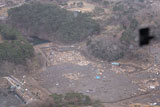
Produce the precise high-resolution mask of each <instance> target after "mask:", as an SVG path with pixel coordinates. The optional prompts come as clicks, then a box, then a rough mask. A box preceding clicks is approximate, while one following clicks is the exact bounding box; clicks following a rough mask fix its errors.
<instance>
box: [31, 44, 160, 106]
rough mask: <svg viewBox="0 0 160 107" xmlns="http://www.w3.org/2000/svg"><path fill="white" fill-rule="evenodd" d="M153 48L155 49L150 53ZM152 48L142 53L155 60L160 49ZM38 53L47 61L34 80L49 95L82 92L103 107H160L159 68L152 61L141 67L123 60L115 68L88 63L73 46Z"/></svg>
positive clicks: (108, 65)
mask: <svg viewBox="0 0 160 107" xmlns="http://www.w3.org/2000/svg"><path fill="white" fill-rule="evenodd" d="M42 47H43V46H42ZM152 47H156V49H155V50H150V49H153V48H152ZM152 47H151V48H145V49H148V50H147V51H148V52H150V53H151V55H152V56H155V55H157V54H156V51H157V52H158V49H160V48H159V45H154V46H152ZM40 49H42V51H41V52H43V54H44V56H45V57H46V59H47V64H46V65H47V67H46V69H45V71H43V72H37V73H36V74H35V75H34V76H33V77H34V78H35V79H36V80H37V81H38V82H39V84H40V85H42V86H43V87H45V88H46V89H47V90H48V91H50V92H51V93H66V92H71V91H75V92H81V93H84V94H86V95H89V96H90V97H91V98H93V99H99V100H100V101H102V102H103V103H104V105H106V107H128V106H129V104H133V103H142V104H148V105H153V104H156V105H160V95H159V93H160V91H159V82H160V79H159V76H160V75H159V73H160V72H159V68H160V65H159V62H158V61H157V62H156V63H155V60H153V58H150V59H149V63H148V62H142V63H141V64H142V65H143V66H138V63H134V61H128V63H127V62H125V60H120V61H119V63H120V66H115V65H112V64H111V63H108V62H97V61H93V60H92V61H91V60H89V59H88V58H86V57H84V56H83V55H82V54H81V52H80V50H77V48H76V47H74V46H72V47H67V46H59V47H56V46H53V45H50V46H49V47H48V48H40ZM156 58H158V56H157V57H156ZM124 62H125V63H124ZM145 66H146V67H145Z"/></svg>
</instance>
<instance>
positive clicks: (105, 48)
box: [87, 39, 126, 62]
mask: <svg viewBox="0 0 160 107" xmlns="http://www.w3.org/2000/svg"><path fill="white" fill-rule="evenodd" d="M87 50H88V52H89V53H90V54H91V55H93V56H94V57H96V58H99V59H101V60H105V61H109V62H110V61H114V60H118V59H119V58H122V57H123V56H124V53H125V52H126V47H125V46H124V45H122V44H121V43H120V42H115V41H107V42H106V41H105V39H104V40H95V41H88V42H87Z"/></svg>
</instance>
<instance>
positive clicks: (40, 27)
mask: <svg viewBox="0 0 160 107" xmlns="http://www.w3.org/2000/svg"><path fill="white" fill-rule="evenodd" d="M8 14H9V22H10V23H11V24H12V25H14V26H17V27H18V28H20V29H21V30H22V31H24V32H25V33H26V34H27V35H29V36H39V37H41V38H47V39H48V40H52V41H54V40H58V41H60V42H63V43H76V42H79V41H82V40H84V39H86V38H87V37H88V36H92V35H93V34H96V33H98V32H99V31H100V27H99V24H98V23H96V21H95V20H93V19H91V17H90V16H89V15H87V14H82V13H81V12H78V14H77V15H76V16H75V14H74V12H70V11H67V10H65V9H62V8H60V7H58V6H55V5H51V4H41V3H37V2H33V3H31V4H25V5H23V6H20V7H17V8H13V9H10V10H9V12H8Z"/></svg>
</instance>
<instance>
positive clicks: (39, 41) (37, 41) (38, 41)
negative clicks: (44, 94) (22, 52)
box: [28, 36, 50, 45]
mask: <svg viewBox="0 0 160 107" xmlns="http://www.w3.org/2000/svg"><path fill="white" fill-rule="evenodd" d="M28 41H29V42H30V43H32V44H33V45H38V44H43V43H49V42H50V41H48V40H45V39H40V38H38V37H37V36H31V37H30V38H29V40H28Z"/></svg>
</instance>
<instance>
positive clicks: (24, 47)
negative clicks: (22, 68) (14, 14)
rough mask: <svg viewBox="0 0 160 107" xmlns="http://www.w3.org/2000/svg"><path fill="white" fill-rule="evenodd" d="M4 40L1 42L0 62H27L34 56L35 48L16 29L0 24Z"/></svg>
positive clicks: (0, 31) (0, 32)
mask: <svg viewBox="0 0 160 107" xmlns="http://www.w3.org/2000/svg"><path fill="white" fill-rule="evenodd" d="M0 34H1V35H2V37H3V42H2V43H0V62H2V61H9V62H14V63H15V64H22V63H25V61H26V59H28V58H31V57H33V56H34V49H33V47H32V45H30V44H29V43H28V42H27V41H26V40H25V39H24V38H23V37H22V35H21V33H20V32H18V31H17V30H16V29H13V28H11V27H8V26H7V25H0Z"/></svg>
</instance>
